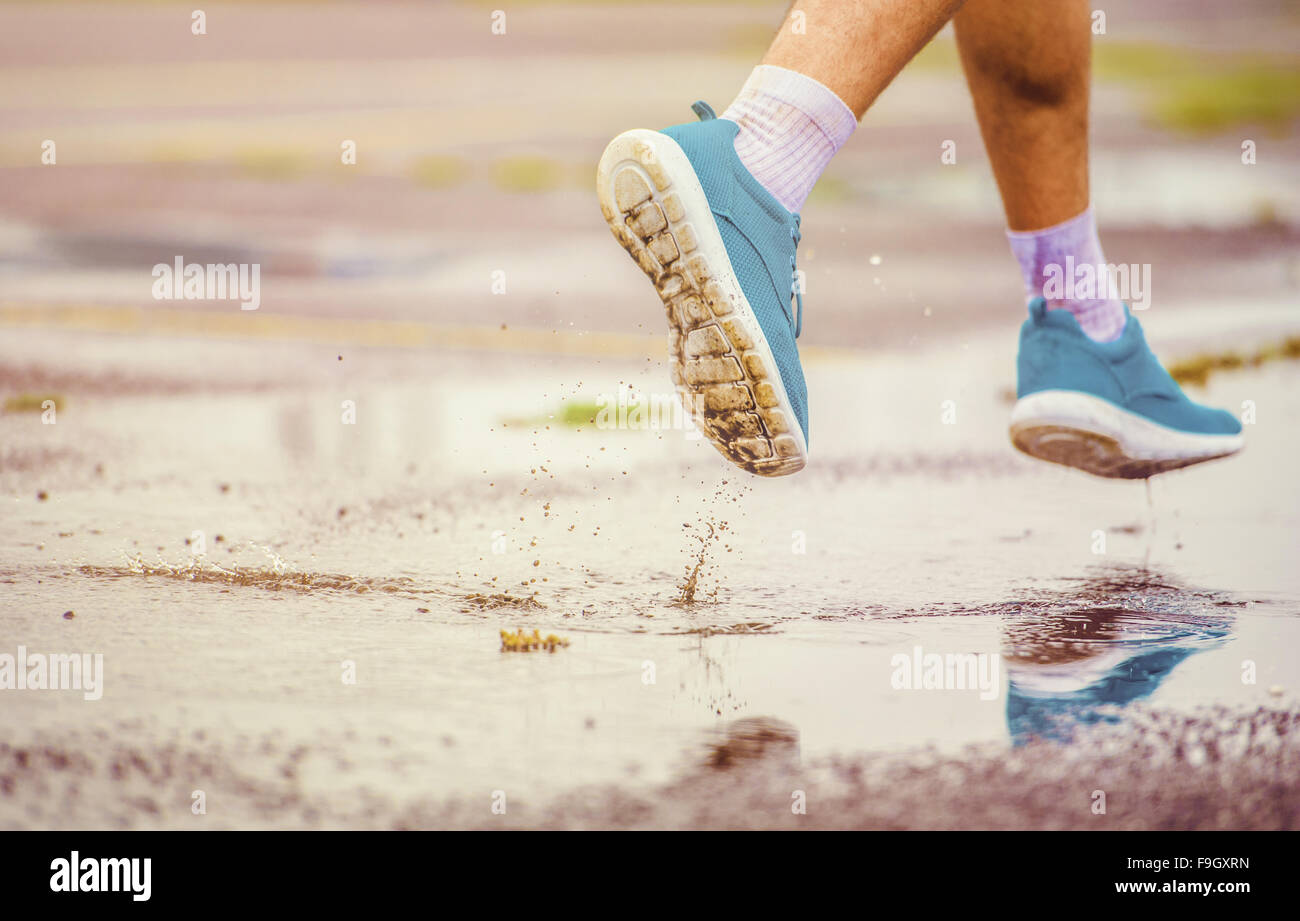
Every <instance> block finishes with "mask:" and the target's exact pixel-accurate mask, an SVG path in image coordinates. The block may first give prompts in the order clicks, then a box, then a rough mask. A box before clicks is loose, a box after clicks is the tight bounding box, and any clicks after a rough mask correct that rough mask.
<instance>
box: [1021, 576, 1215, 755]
mask: <svg viewBox="0 0 1300 921" xmlns="http://www.w3.org/2000/svg"><path fill="white" fill-rule="evenodd" d="M1061 600H1064V599H1061ZM1073 600H1074V601H1075V602H1082V603H1083V605H1081V606H1080V607H1078V608H1075V609H1073V610H1068V611H1065V612H1062V613H1057V612H1050V611H1047V612H1045V611H1042V610H1041V608H1040V607H1039V606H1038V605H1031V606H1029V607H1030V609H1029V610H1022V611H1019V612H1016V613H1015V614H1014V615H1013V616H1012V617H1010V618H1009V619H1008V623H1007V626H1006V628H1005V630H1006V640H1005V649H1004V652H1003V659H1004V661H1005V663H1006V669H1007V681H1008V684H1007V728H1008V729H1009V730H1010V733H1011V739H1012V742H1013V743H1014V744H1016V745H1021V744H1024V743H1025V742H1028V741H1030V740H1031V739H1035V738H1045V739H1053V740H1056V741H1068V740H1069V739H1070V738H1071V736H1072V735H1073V733H1074V730H1075V729H1076V728H1077V727H1078V726H1080V725H1090V724H1093V723H1098V722H1102V721H1106V722H1119V721H1120V719H1121V717H1122V709H1123V708H1124V707H1125V706H1126V705H1128V704H1130V703H1132V702H1133V701H1135V700H1141V699H1142V698H1145V697H1149V696H1150V695H1151V694H1152V693H1154V692H1155V690H1156V688H1158V687H1159V686H1160V683H1161V682H1162V681H1164V679H1165V678H1166V677H1167V676H1168V675H1169V674H1170V673H1171V672H1172V671H1173V670H1174V669H1175V668H1176V667H1177V666H1178V664H1179V663H1180V662H1182V661H1183V660H1184V659H1186V658H1188V657H1189V656H1191V655H1193V654H1195V653H1197V652H1202V651H1204V650H1206V649H1211V648H1214V647H1216V646H1220V645H1222V644H1223V643H1225V642H1229V641H1230V640H1231V633H1230V629H1229V628H1230V625H1231V621H1230V619H1229V618H1227V617H1224V616H1223V615H1222V614H1221V613H1219V612H1217V611H1213V602H1212V601H1209V602H1207V601H1206V596H1204V595H1201V594H1195V593H1191V592H1184V591H1182V590H1180V589H1177V588H1175V587H1172V586H1170V585H1168V584H1165V583H1163V582H1160V581H1151V580H1150V574H1147V573H1143V574H1141V576H1139V577H1135V576H1134V575H1133V574H1127V575H1124V576H1122V577H1119V578H1117V577H1115V576H1114V575H1111V576H1108V577H1107V578H1104V579H1093V580H1089V582H1088V583H1087V585H1086V586H1085V588H1084V590H1083V591H1082V592H1080V593H1079V594H1078V595H1075V596H1073ZM1107 601H1109V602H1111V603H1110V604H1105V603H1104V602H1107ZM1098 602H1102V603H1100V604H1099V603H1098ZM1053 606H1055V605H1053ZM1058 610H1059V608H1058Z"/></svg>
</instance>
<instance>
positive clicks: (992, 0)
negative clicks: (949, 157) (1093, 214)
mask: <svg viewBox="0 0 1300 921" xmlns="http://www.w3.org/2000/svg"><path fill="white" fill-rule="evenodd" d="M953 23H954V26H955V28H956V31H957V47H958V50H959V51H960V53H961V62H962V67H963V68H964V69H965V71H966V82H967V83H968V84H969V86H970V92H971V97H972V98H973V99H974V102H975V114H976V116H977V117H978V118H979V124H980V133H981V134H982V135H983V137H984V146H985V148H986V149H987V150H988V155H989V160H990V161H991V163H992V165H993V174H994V176H995V177H997V182H998V189H999V190H1000V191H1001V193H1002V204H1003V207H1004V208H1005V210H1006V215H1007V226H1008V227H1009V228H1010V229H1011V230H1013V231H1023V230H1036V229H1038V228H1043V227H1049V226H1052V225H1055V224H1059V223H1061V222H1063V221H1066V220H1069V219H1070V218H1073V217H1075V216H1076V215H1079V214H1081V213H1082V212H1083V211H1084V210H1085V209H1086V208H1087V207H1088V202H1089V197H1088V196H1089V193H1088V91H1089V82H1090V79H1091V61H1090V53H1091V43H1092V33H1091V27H1090V12H1089V3H1088V0H1052V2H1044V0H968V2H967V3H966V4H965V6H963V7H962V9H961V10H960V11H959V12H958V13H957V15H956V16H955V17H954V19H953Z"/></svg>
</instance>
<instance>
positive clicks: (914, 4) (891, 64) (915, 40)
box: [763, 0, 962, 118]
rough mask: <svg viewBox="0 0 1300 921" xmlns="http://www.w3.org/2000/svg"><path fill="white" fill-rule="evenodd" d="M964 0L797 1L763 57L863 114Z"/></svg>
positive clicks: (766, 62) (767, 61)
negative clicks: (805, 79)
mask: <svg viewBox="0 0 1300 921" xmlns="http://www.w3.org/2000/svg"><path fill="white" fill-rule="evenodd" d="M961 5H962V0H797V2H796V3H795V4H794V5H793V6H792V7H791V8H790V12H789V13H788V14H787V15H786V20H785V23H784V24H783V25H782V26H781V30H780V31H779V32H778V33H777V35H776V38H775V39H773V41H772V45H771V47H770V48H769V49H768V52H767V54H766V55H765V56H764V57H763V63H764V64H768V65H772V66H774V67H784V68H786V69H787V70H793V71H796V72H798V73H801V74H803V75H804V76H806V77H811V78H813V79H814V80H816V81H818V82H819V83H822V84H823V85H825V86H827V87H829V88H830V89H831V90H833V91H834V92H835V94H836V95H837V96H839V97H840V99H842V100H844V102H845V103H846V104H847V105H848V107H849V108H850V109H852V110H853V112H854V114H855V115H856V116H857V117H858V118H861V117H862V115H863V113H864V112H866V111H867V109H868V108H869V107H870V106H871V104H872V103H873V102H875V101H876V97H877V96H879V95H880V94H881V93H882V92H883V91H884V89H885V87H887V86H889V84H890V82H891V81H892V80H893V79H894V77H896V76H898V72H899V71H900V70H902V69H903V66H904V65H905V64H907V62H908V61H910V60H911V59H912V58H913V57H914V56H915V55H916V53H917V52H918V51H920V50H921V49H922V48H924V47H925V45H926V44H927V43H928V42H929V41H930V39H931V38H933V37H934V35H935V33H936V32H938V31H939V30H940V29H941V28H943V25H944V23H946V22H947V21H948V20H949V19H951V18H952V15H953V13H955V12H956V11H957V10H958V8H960V7H961Z"/></svg>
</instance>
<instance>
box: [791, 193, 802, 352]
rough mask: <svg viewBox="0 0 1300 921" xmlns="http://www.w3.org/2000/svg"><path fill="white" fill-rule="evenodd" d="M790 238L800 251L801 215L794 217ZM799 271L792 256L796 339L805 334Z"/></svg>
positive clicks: (792, 255) (792, 288) (792, 289)
mask: <svg viewBox="0 0 1300 921" xmlns="http://www.w3.org/2000/svg"><path fill="white" fill-rule="evenodd" d="M790 237H791V238H792V239H793V240H794V248H795V249H796V250H798V249H799V241H800V240H802V239H803V236H802V235H801V234H800V233H799V215H797V214H796V215H794V226H793V227H791V228H790ZM800 287H802V286H801V285H800V284H799V269H798V268H796V267H795V254H794V253H791V254H790V290H791V291H793V292H794V303H795V308H796V309H795V323H794V337H795V338H796V339H798V338H799V334H800V333H802V332H803V292H802V291H800V290H799V289H800Z"/></svg>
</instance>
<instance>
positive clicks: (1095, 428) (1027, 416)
mask: <svg viewBox="0 0 1300 921" xmlns="http://www.w3.org/2000/svg"><path fill="white" fill-rule="evenodd" d="M1038 426H1059V427H1061V428H1070V429H1080V430H1083V431H1087V432H1093V433H1095V434H1098V435H1104V436H1107V437H1109V438H1113V439H1115V440H1116V441H1117V442H1119V444H1120V447H1121V448H1122V449H1123V451H1124V453H1125V455H1127V456H1128V457H1132V458H1136V459H1141V460H1186V459H1188V458H1194V457H1220V456H1222V455H1224V454H1232V453H1233V452H1235V451H1240V450H1241V448H1242V446H1243V445H1244V443H1245V441H1244V439H1243V438H1242V436H1241V435H1240V434H1237V435H1198V434H1194V433H1192V432H1180V431H1179V430H1178V429H1171V428H1169V427H1168V426H1164V425H1160V424H1159V423H1158V422H1152V421H1151V420H1150V419H1146V418H1143V417H1142V416H1139V415H1137V414H1136V413H1132V412H1129V411H1128V410H1125V409H1121V408H1120V407H1118V406H1116V405H1115V404H1114V403H1111V402H1108V401H1106V400H1103V399H1101V398H1099V397H1094V396H1091V395H1089V394H1086V393H1080V392H1078V391H1075V390H1044V391H1041V392H1039V393H1032V394H1030V395H1029V396H1027V397H1021V398H1020V400H1019V401H1017V403H1016V406H1015V409H1013V410H1012V411H1011V430H1012V432H1013V433H1014V432H1015V431H1016V430H1017V429H1025V428H1032V427H1038Z"/></svg>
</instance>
